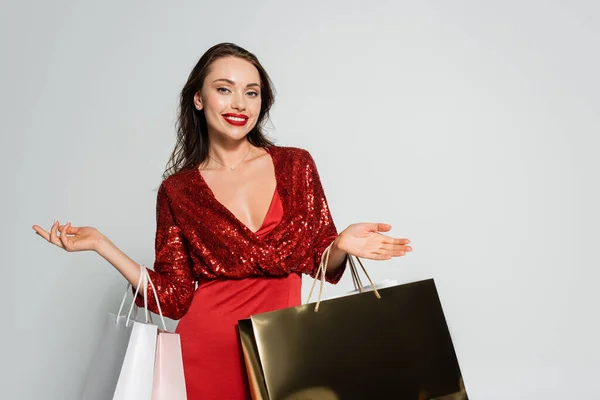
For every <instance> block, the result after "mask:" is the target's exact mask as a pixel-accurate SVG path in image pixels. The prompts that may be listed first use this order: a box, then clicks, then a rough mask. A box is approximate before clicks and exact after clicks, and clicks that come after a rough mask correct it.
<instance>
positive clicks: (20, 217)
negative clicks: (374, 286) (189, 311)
mask: <svg viewBox="0 0 600 400" xmlns="http://www.w3.org/2000/svg"><path fill="white" fill-rule="evenodd" d="M599 12H600V6H598V3H597V2H594V1H536V0H527V1H503V2H499V1H497V2H489V1H488V2H485V1H453V2H448V1H427V2H405V1H371V2H366V1H361V2H358V1H319V2H317V1H312V2H310V1H309V2H307V1H304V2H300V3H299V2H293V3H292V2H285V1H278V2H276V1H262V2H247V1H244V2H242V1H230V2H227V3H222V2H201V1H186V2H183V1H175V2H169V3H168V4H167V3H165V2H158V1H143V2H142V1H126V2H118V1H114V0H113V1H104V2H81V1H80V2H75V1H53V2H43V1H39V0H38V1H19V2H16V1H8V2H6V1H5V2H3V4H2V12H1V13H0V33H1V35H0V43H1V52H2V53H1V54H2V63H1V64H0V77H1V78H0V82H1V87H0V89H1V90H0V93H1V95H0V106H1V110H2V118H1V119H0V124H1V125H0V126H1V131H2V135H1V138H0V140H1V142H0V149H1V150H0V152H1V154H0V156H1V158H0V159H1V160H2V168H1V171H2V183H3V185H2V188H3V189H2V194H3V195H2V197H1V200H0V201H1V202H2V203H1V205H2V210H3V213H2V215H3V216H4V218H3V222H4V229H3V231H2V233H1V235H2V237H1V238H2V240H1V241H0V243H1V244H2V249H1V250H2V255H3V257H2V262H1V266H2V267H1V268H2V275H1V276H2V283H3V286H2V287H3V290H2V291H0V293H1V294H0V295H1V296H2V298H1V303H0V304H1V305H2V307H3V317H4V318H3V321H4V324H3V325H4V326H3V329H2V339H1V341H0V342H1V343H2V344H1V346H2V348H1V354H2V356H1V357H0V360H1V361H0V363H1V364H0V367H1V371H0V372H1V373H0V379H1V380H2V382H1V385H0V387H1V388H2V395H1V396H0V397H2V398H6V399H40V398H44V399H61V400H64V399H76V398H77V393H78V391H79V389H80V387H81V383H82V379H83V376H84V374H85V369H86V366H87V363H88V361H89V358H90V356H91V354H92V351H93V349H94V346H95V344H96V343H97V340H98V337H99V331H98V329H99V328H100V327H101V326H102V322H103V320H104V317H105V314H106V312H108V311H114V310H115V309H116V307H118V303H119V301H120V296H121V294H122V293H123V290H124V279H122V278H121V276H120V275H119V274H118V273H117V272H116V271H115V270H114V269H113V268H112V267H111V266H110V265H109V264H107V263H106V262H105V261H104V260H102V259H101V258H100V257H99V256H97V255H95V254H92V253H77V254H67V253H65V252H63V251H61V250H59V249H57V248H55V247H52V246H50V245H48V244H46V243H44V242H43V241H42V240H40V238H39V237H37V236H36V235H35V234H34V233H33V231H32V230H31V225H33V224H42V225H44V226H46V227H48V226H50V224H51V223H52V222H53V221H54V220H55V219H58V220H60V221H61V222H67V221H69V220H70V221H72V222H73V224H74V225H92V226H95V227H97V228H98V229H100V231H102V232H103V233H105V234H106V235H107V236H108V237H110V238H111V239H112V240H113V241H114V242H115V243H117V245H119V246H120V247H121V248H122V249H123V250H124V251H125V252H126V253H127V254H129V255H130V256H131V257H132V258H133V259H135V260H136V261H138V262H140V263H145V264H146V265H152V262H153V256H154V254H153V244H154V229H155V204H156V188H157V187H158V185H159V184H160V175H161V173H162V171H163V167H164V165H165V163H166V161H167V159H168V156H169V154H170V152H171V150H172V146H173V143H174V128H173V125H174V121H175V115H176V106H177V96H178V92H179V90H180V89H181V87H182V85H183V84H184V82H185V80H186V78H187V76H188V74H189V72H190V70H191V68H192V67H193V65H194V64H195V63H196V61H197V59H198V58H199V57H200V55H201V54H202V53H203V52H204V51H205V50H206V49H207V48H208V47H210V46H212V45H213V44H215V43H218V42H221V41H233V42H235V43H237V44H239V45H241V46H244V47H246V48H248V49H249V50H251V51H252V52H254V53H256V54H257V56H258V57H259V59H260V60H261V62H262V63H263V64H264V66H265V68H266V69H267V71H269V73H270V74H271V77H272V79H273V81H274V82H275V86H276V89H277V90H278V96H277V100H276V105H275V107H274V110H273V118H272V125H271V130H270V131H271V136H272V137H273V138H275V139H276V140H277V142H278V143H279V144H281V145H291V146H299V147H304V148H306V149H308V150H309V151H311V153H312V154H313V156H314V158H315V159H316V161H317V165H318V167H319V171H320V173H321V177H322V180H323V185H324V187H325V190H326V193H327V196H328V200H329V204H330V207H331V209H332V212H333V216H334V218H335V221H336V224H337V225H338V228H339V229H340V230H341V229H343V228H344V227H345V226H347V225H348V224H350V223H353V222H360V221H383V222H388V223H390V224H392V225H393V230H392V233H393V234H394V235H395V236H405V237H408V238H410V239H411V240H412V241H413V244H414V248H415V252H414V253H413V254H410V255H408V256H407V257H405V258H402V259H396V260H393V261H388V262H367V265H368V267H369V269H370V270H371V272H372V275H373V276H374V278H375V279H376V280H382V279H384V278H393V279H397V280H399V281H401V282H409V281H413V280H417V279H425V278H429V277H434V278H435V279H436V282H437V285H438V290H439V291H440V295H441V297H442V301H443V305H444V308H445V312H446V316H447V319H448V322H449V325H450V329H451V332H452V335H453V338H454V341H455V346H456V350H457V353H458V356H459V359H460V363H461V367H462V369H463V373H464V377H465V382H466V385H467V390H468V391H469V393H470V395H471V398H473V399H485V400H492V399H566V398H569V399H575V398H586V399H591V398H599V397H598V396H600V394H599V393H600V383H598V382H599V381H598V379H597V378H598V376H599V375H600V367H599V359H600V349H599V345H598V343H597V340H598V339H597V338H598V337H600V323H599V322H598V313H597V305H598V300H599V299H598V294H597V285H598V282H597V281H598V278H599V277H600V274H599V273H598V265H599V263H598V261H599V257H598V255H597V253H596V249H595V248H596V242H597V241H598V234H597V227H598V225H599V222H600V218H599V212H598V208H597V207H598V204H599V203H600V196H599V191H598V179H597V177H598V170H599V168H600V161H599V160H598V158H597V157H595V155H596V153H597V149H598V145H599V139H598V133H599V128H600V118H599V116H598V106H599V105H600V102H599V99H598V92H599V89H600V84H599V80H598V71H599V70H600V59H599V55H598V54H599V53H598V42H599V39H600V38H599V36H600V28H599V27H598V23H597V21H598V13H599ZM309 282H310V281H309V280H308V278H307V280H306V281H305V294H306V293H307V289H308V285H307V284H308V283H309ZM350 288H351V281H350V279H349V276H346V277H345V278H344V280H343V281H342V282H341V283H340V284H339V285H337V286H335V287H329V288H328V293H329V294H330V295H331V294H335V293H342V292H345V291H347V290H350ZM408 328H410V327H408ZM199 340H201V338H200V339H199Z"/></svg>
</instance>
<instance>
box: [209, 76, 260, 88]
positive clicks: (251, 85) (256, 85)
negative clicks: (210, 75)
mask: <svg viewBox="0 0 600 400" xmlns="http://www.w3.org/2000/svg"><path fill="white" fill-rule="evenodd" d="M219 81H223V82H227V83H229V84H230V85H233V86H235V82H234V81H232V80H230V79H225V78H221V79H216V80H214V81H213V83H215V82H219ZM246 87H257V88H260V85H259V84H258V83H249V84H247V85H246Z"/></svg>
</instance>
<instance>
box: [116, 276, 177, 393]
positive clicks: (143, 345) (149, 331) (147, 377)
mask: <svg viewBox="0 0 600 400" xmlns="http://www.w3.org/2000/svg"><path fill="white" fill-rule="evenodd" d="M141 275H142V276H141V277H140V279H142V281H143V282H142V287H143V290H144V313H145V316H146V318H145V322H139V321H135V320H134V321H130V320H129V318H130V316H131V313H132V311H133V306H134V305H133V304H132V306H131V308H130V309H129V315H128V318H127V321H126V325H127V326H128V325H129V324H132V325H133V328H132V331H131V337H130V338H129V344H128V346H127V351H126V353H125V359H124V360H123V366H122V367H121V372H120V374H119V380H118V382H117V386H116V389H115V392H114V396H113V400H151V398H152V386H153V382H154V363H155V357H156V341H157V335H158V327H157V326H156V325H154V324H153V323H152V321H151V319H150V312H149V311H148V294H147V290H146V288H147V287H148V286H147V282H150V284H151V286H152V288H153V289H154V285H153V284H152V281H151V280H150V276H149V275H148V271H146V268H144V267H143V266H142V274H141ZM139 286H140V285H139V284H138V289H137V290H136V292H135V295H134V298H136V297H137V294H138V291H139ZM153 291H154V296H155V299H156V304H157V305H158V308H159V311H160V317H161V319H162V323H163V328H164V329H165V330H166V324H165V321H164V319H163V316H162V310H160V304H159V301H158V295H157V294H156V290H153Z"/></svg>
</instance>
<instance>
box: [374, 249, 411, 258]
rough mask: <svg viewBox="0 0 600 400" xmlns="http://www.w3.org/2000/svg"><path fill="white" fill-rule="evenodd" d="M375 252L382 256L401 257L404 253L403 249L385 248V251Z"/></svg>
mask: <svg viewBox="0 0 600 400" xmlns="http://www.w3.org/2000/svg"><path fill="white" fill-rule="evenodd" d="M375 254H379V255H382V256H390V257H402V256H403V255H405V254H406V252H405V251H404V250H387V251H378V252H376V253H375Z"/></svg>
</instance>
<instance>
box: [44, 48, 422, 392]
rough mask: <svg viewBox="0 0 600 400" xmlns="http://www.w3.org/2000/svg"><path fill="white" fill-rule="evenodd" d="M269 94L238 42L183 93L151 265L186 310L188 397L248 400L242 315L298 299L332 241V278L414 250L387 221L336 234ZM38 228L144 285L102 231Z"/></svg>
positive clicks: (211, 56)
mask: <svg viewBox="0 0 600 400" xmlns="http://www.w3.org/2000/svg"><path fill="white" fill-rule="evenodd" d="M273 99H274V97H273V89H272V85H271V82H270V79H269V76H268V75H267V73H266V71H265V70H264V68H263V67H262V66H261V64H260V63H259V62H258V60H257V58H256V57H255V56H254V55H253V54H252V53H250V52H248V51H247V50H244V49H242V48H241V47H239V46H236V45H234V44H231V43H222V44H219V45H216V46H214V47H212V48H211V49H209V50H208V51H207V52H206V53H205V54H204V55H203V56H202V57H201V58H200V60H199V61H198V63H197V65H196V66H195V67H194V69H193V70H192V72H191V74H190V76H189V78H188V81H187V83H186V84H185V86H184V88H183V90H182V92H181V99H180V110H179V120H178V129H177V142H176V146H175V149H174V151H173V154H172V156H171V158H170V160H169V164H168V166H167V170H166V171H165V174H164V180H163V182H162V184H161V186H160V188H159V190H158V198H157V231H156V242H155V246H156V260H155V262H154V270H153V271H149V273H150V276H151V278H152V281H153V282H154V285H155V287H156V290H157V292H158V297H159V301H160V306H161V308H162V310H163V313H164V315H165V316H167V317H170V318H173V319H181V320H180V322H179V324H178V326H177V332H178V333H179V334H180V337H181V346H182V355H183V362H184V370H185V378H186V386H187V392H188V398H189V399H244V398H249V392H248V385H247V380H246V377H245V372H244V367H243V364H242V356H241V354H240V347H239V344H238V336H237V321H238V320H241V319H245V318H248V317H249V316H251V315H253V314H259V313H263V312H267V311H273V310H277V309H281V308H285V307H293V306H297V305H299V304H300V302H301V300H300V293H301V282H302V279H301V274H302V273H305V274H310V275H311V276H313V277H314V276H315V275H316V273H317V268H318V266H319V264H320V262H321V257H322V255H323V253H324V251H325V249H326V248H328V247H330V249H331V250H330V253H329V261H328V264H327V279H328V280H329V282H332V283H336V282H337V281H338V280H339V279H340V278H341V275H342V273H343V271H344V264H345V262H344V261H345V258H346V256H347V255H348V254H352V255H355V256H359V257H362V258H368V259H374V260H385V259H389V258H391V257H397V256H402V255H404V254H405V253H406V252H409V251H411V250H412V248H411V247H410V246H408V243H409V241H408V240H406V239H399V238H392V237H389V236H386V235H384V234H382V233H381V232H386V231H389V230H390V228H391V227H390V226H389V225H387V224H383V223H357V224H352V225H350V226H348V227H347V228H346V229H344V230H343V231H342V232H341V233H340V234H339V235H338V233H337V230H336V227H335V225H334V223H333V220H332V218H331V213H330V211H329V207H328V204H327V200H326V198H325V193H324V191H323V188H322V186H321V182H320V179H319V174H318V172H317V168H316V165H315V163H314V160H313V158H312V157H311V155H310V154H309V153H308V152H307V151H306V150H302V149H298V148H293V147H280V146H275V145H274V144H273V143H272V142H271V141H270V140H269V139H267V138H266V137H265V135H264V134H263V131H262V126H263V124H264V122H265V121H266V120H267V119H268V116H269V110H270V108H271V106H272V104H273ZM33 228H34V229H35V231H36V232H37V233H38V234H39V235H40V236H42V237H44V238H45V239H46V240H48V241H49V242H51V243H53V244H55V245H57V246H59V247H62V248H64V249H65V250H67V251H81V250H93V251H96V252H97V253H98V254H100V255H101V256H102V257H104V258H105V259H106V260H107V261H108V262H109V263H110V264H112V265H113V266H114V267H115V268H116V269H117V270H118V271H119V272H120V273H121V274H122V275H123V276H124V277H125V278H126V279H127V280H128V281H129V282H131V283H132V284H133V285H134V286H135V285H136V284H137V282H138V279H139V277H140V268H139V265H138V264H137V263H135V262H134V261H133V260H131V259H130V258H129V257H128V256H127V255H126V254H124V253H123V252H122V251H121V250H120V249H119V248H118V247H117V246H115V244H113V243H112V242H111V241H110V240H109V239H108V238H107V237H105V236H104V235H102V234H101V233H100V232H98V230H96V229H95V228H92V227H73V226H71V224H70V223H68V224H66V225H59V224H58V222H55V223H54V225H53V226H52V228H51V229H50V231H49V232H48V231H46V230H44V229H42V228H41V227H40V226H38V225H35V226H34V227H33ZM196 283H198V288H197V290H195V286H196ZM147 290H151V289H150V288H147ZM141 296H142V295H140V297H139V298H137V299H136V301H137V302H138V304H139V305H141V304H142V297H141ZM148 301H149V308H150V310H151V311H154V312H157V311H158V306H157V304H156V302H155V301H154V299H153V297H152V296H149V298H148Z"/></svg>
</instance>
